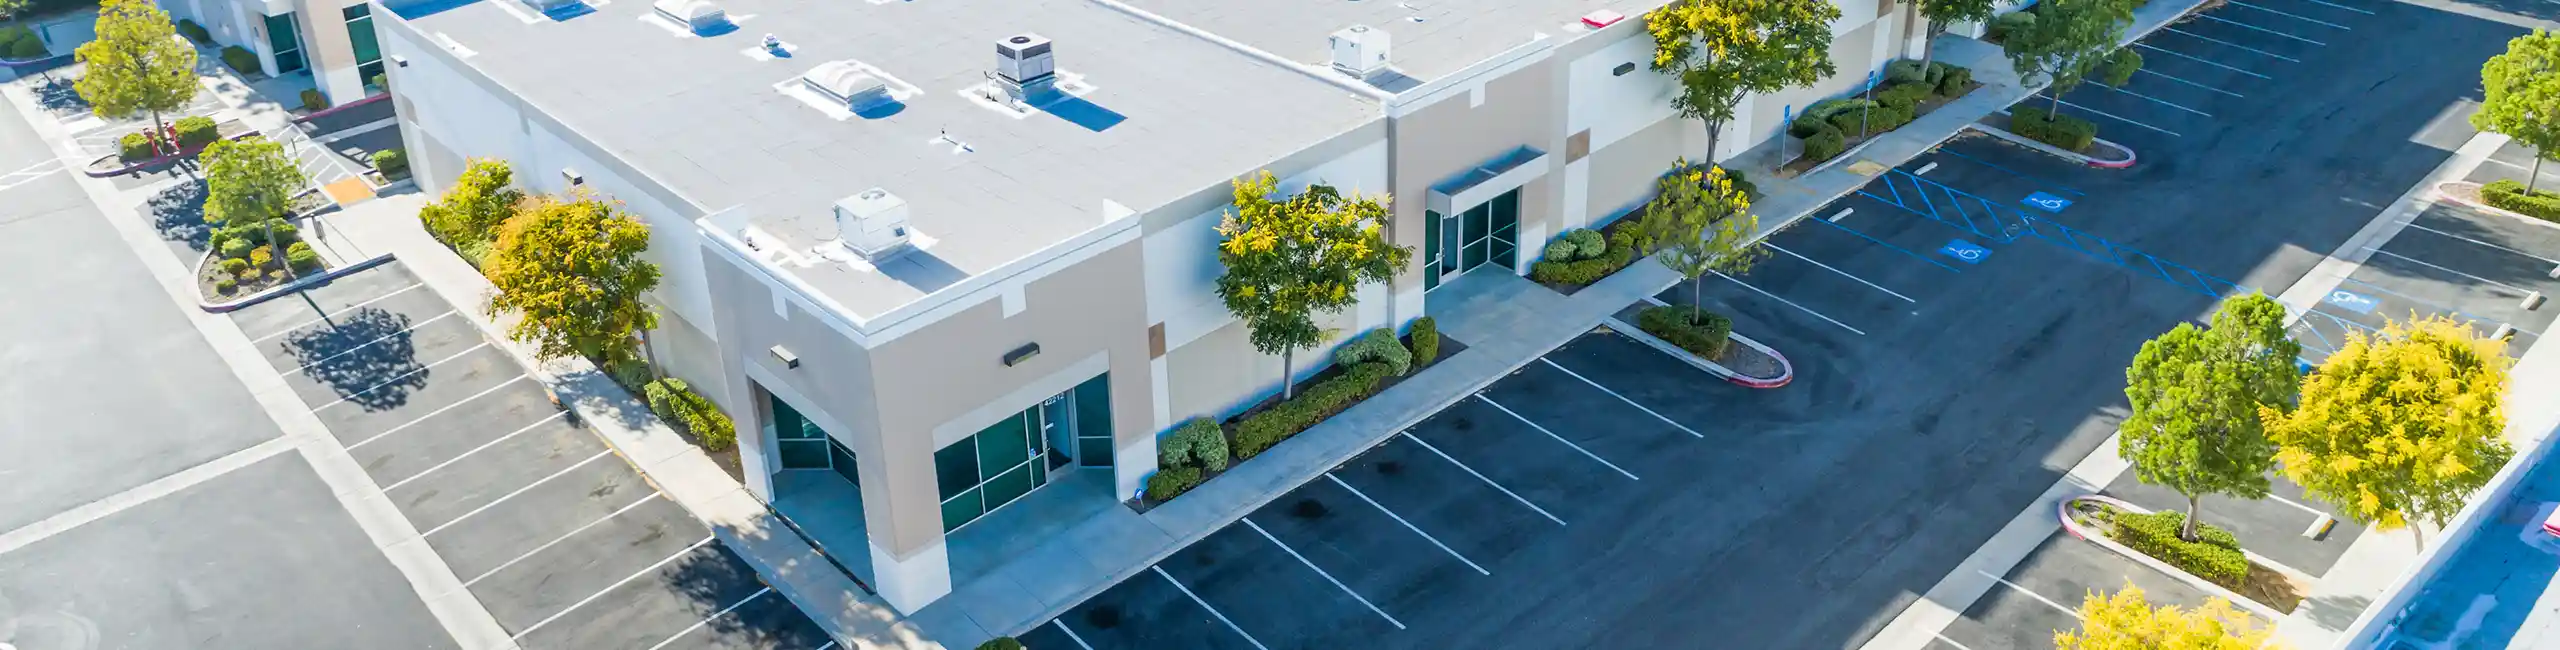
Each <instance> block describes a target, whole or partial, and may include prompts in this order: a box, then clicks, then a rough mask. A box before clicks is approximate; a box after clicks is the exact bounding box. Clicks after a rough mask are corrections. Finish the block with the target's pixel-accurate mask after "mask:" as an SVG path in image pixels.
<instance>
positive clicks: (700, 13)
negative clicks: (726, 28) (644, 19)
mask: <svg viewBox="0 0 2560 650" xmlns="http://www.w3.org/2000/svg"><path fill="white" fill-rule="evenodd" d="M651 6H652V7H653V8H655V9H656V10H657V12H658V16H659V17H661V18H665V19H667V20H672V21H675V23H676V24H678V25H683V26H685V28H686V29H691V30H693V31H696V32H703V31H710V30H712V29H714V28H717V27H719V26H721V25H722V24H725V23H728V22H729V14H728V12H724V11H721V10H720V5H715V4H711V2H710V0H658V2H657V3H656V4H654V5H651Z"/></svg>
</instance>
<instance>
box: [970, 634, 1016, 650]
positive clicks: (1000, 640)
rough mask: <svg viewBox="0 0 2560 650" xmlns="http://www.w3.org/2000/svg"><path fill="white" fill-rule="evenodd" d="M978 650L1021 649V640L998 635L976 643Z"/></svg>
mask: <svg viewBox="0 0 2560 650" xmlns="http://www.w3.org/2000/svg"><path fill="white" fill-rule="evenodd" d="M978 650H1023V648H1022V642H1021V641H1016V640H1014V638H1013V637H1009V636H1000V637H996V638H993V639H987V642H986V643H981V644H978Z"/></svg>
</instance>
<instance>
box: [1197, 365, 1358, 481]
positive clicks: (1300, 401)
mask: <svg viewBox="0 0 2560 650" xmlns="http://www.w3.org/2000/svg"><path fill="white" fill-rule="evenodd" d="M1388 374H1390V373H1388V372H1387V364H1383V363H1363V364H1360V365H1356V366H1352V367H1351V370H1350V371H1348V372H1344V373H1342V374H1339V375H1335V376H1334V377H1333V378H1331V379H1326V380H1324V381H1320V382H1316V385H1314V386H1308V387H1307V389H1306V390H1305V391H1302V392H1299V393H1298V397H1297V398H1296V399H1292V400H1289V401H1286V402H1281V403H1279V404H1274V405H1272V407H1271V408H1268V409H1264V410H1263V411H1262V412H1261V413H1255V414H1253V416H1252V417H1248V418H1245V419H1244V422H1241V423H1238V424H1237V425H1236V441H1235V453H1236V460H1252V459H1253V457H1254V456H1259V455H1262V452H1263V451H1264V450H1268V449H1270V448H1271V446H1272V445H1277V444H1280V441H1282V440H1288V439H1289V437H1290V436H1294V435H1298V432H1300V431H1305V430H1307V427H1312V426H1315V425H1316V423H1318V422H1323V421H1324V419H1325V418H1329V417H1333V414H1335V413H1341V412H1342V410H1343V409H1346V408H1351V405H1352V404H1354V403H1357V402H1359V401H1360V400H1361V399H1364V398H1367V397H1368V396H1369V394H1370V393H1371V392H1374V391H1376V390H1377V389H1378V383H1379V382H1382V381H1385V380H1386V379H1387V375H1388Z"/></svg>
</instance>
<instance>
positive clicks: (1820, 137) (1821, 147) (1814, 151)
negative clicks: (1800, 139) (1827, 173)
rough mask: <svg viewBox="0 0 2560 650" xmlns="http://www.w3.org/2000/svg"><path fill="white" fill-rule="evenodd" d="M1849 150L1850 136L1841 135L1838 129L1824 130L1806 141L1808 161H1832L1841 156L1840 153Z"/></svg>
mask: <svg viewBox="0 0 2560 650" xmlns="http://www.w3.org/2000/svg"><path fill="white" fill-rule="evenodd" d="M1848 150H1849V136H1846V135H1841V133H1840V131H1839V130H1837V129H1823V130H1822V132H1820V133H1815V134H1813V137H1809V138H1805V139H1804V158H1805V159H1806V160H1830V159H1831V158H1832V157H1833V156H1838V155H1840V152H1843V151H1848Z"/></svg>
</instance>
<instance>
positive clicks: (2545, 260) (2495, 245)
mask: <svg viewBox="0 0 2560 650" xmlns="http://www.w3.org/2000/svg"><path fill="white" fill-rule="evenodd" d="M2405 225H2407V226H2408V227H2411V228H2416V229H2419V230H2423V231H2427V232H2431V233H2435V234H2438V235H2443V236H2445V237H2450V238H2453V239H2457V240H2461V241H2466V242H2470V243H2474V244H2479V245H2481V246H2486V247H2489V248H2494V249H2498V250H2502V251H2506V252H2509V253H2515V254H2517V255H2523V256H2525V257H2530V258H2533V259H2537V260H2542V261H2544V262H2550V263H2552V264H2560V260H2555V259H2551V258H2548V257H2543V256H2540V255H2535V254H2532V253H2527V252H2524V251H2520V250H2516V249H2513V248H2508V247H2505V246H2500V245H2497V244H2492V243H2489V242H2484V241H2480V240H2477V239H2472V238H2469V237H2464V236H2461V235H2456V234H2453V233H2449V232H2445V231H2442V230H2437V229H2434V228H2429V227H2426V226H2421V225H2418V224H2416V223H2409V224H2405Z"/></svg>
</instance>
